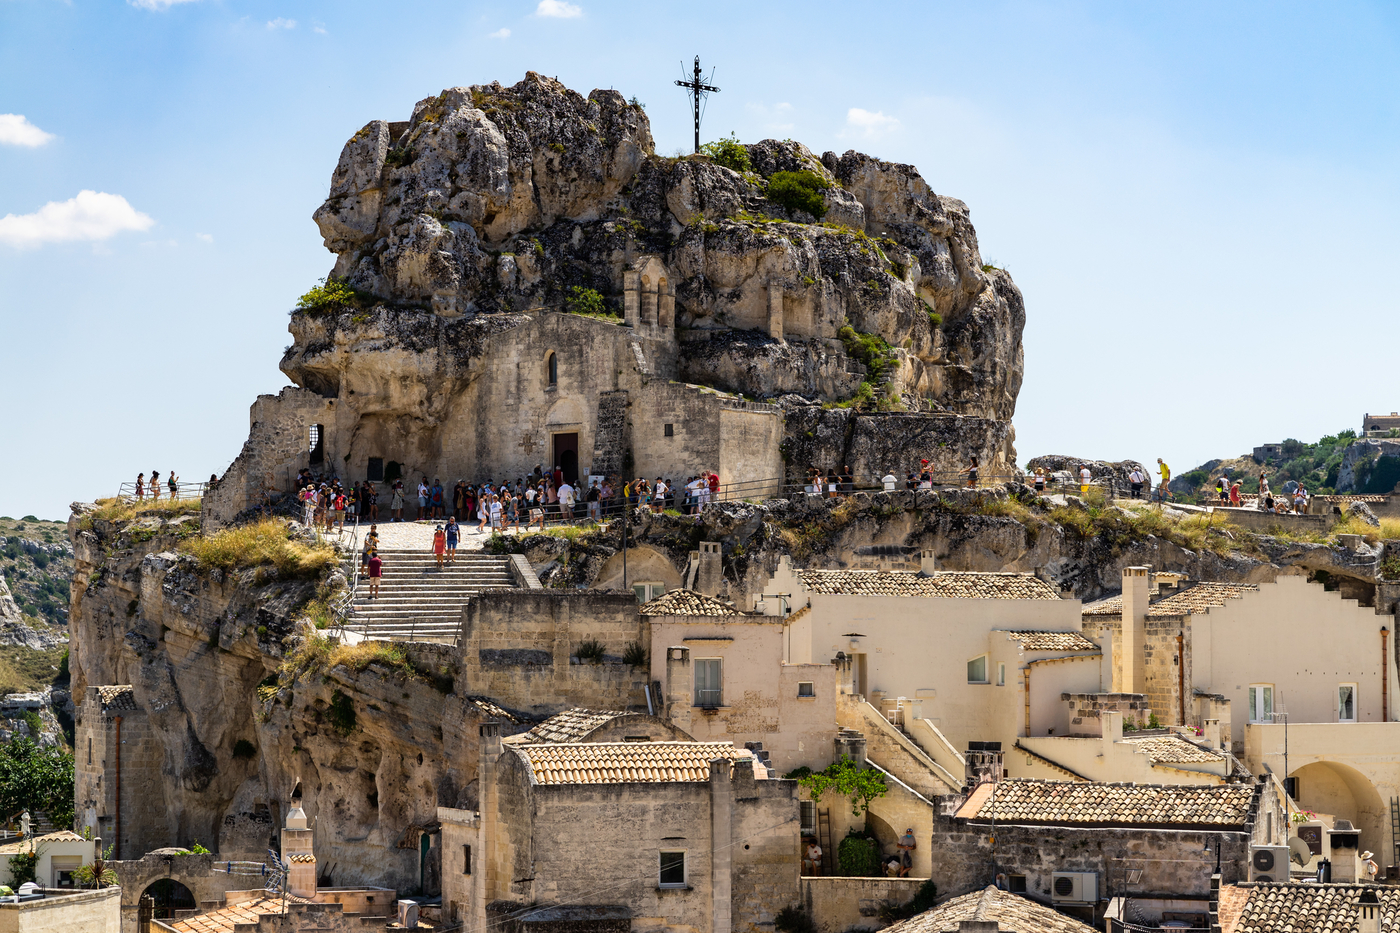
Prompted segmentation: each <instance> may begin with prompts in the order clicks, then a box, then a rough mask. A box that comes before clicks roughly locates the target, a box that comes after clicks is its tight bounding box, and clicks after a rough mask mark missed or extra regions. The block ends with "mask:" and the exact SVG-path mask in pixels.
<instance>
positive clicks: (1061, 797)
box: [958, 780, 1255, 826]
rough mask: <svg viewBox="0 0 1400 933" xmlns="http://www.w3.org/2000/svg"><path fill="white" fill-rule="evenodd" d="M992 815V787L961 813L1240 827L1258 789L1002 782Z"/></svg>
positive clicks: (1012, 818)
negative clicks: (1255, 790)
mask: <svg viewBox="0 0 1400 933" xmlns="http://www.w3.org/2000/svg"><path fill="white" fill-rule="evenodd" d="M995 787H996V806H995V811H993V804H992V788H993V785H992V784H991V783H987V784H982V785H979V786H978V788H977V789H976V790H975V791H973V792H972V794H971V795H969V796H968V798H967V801H966V802H965V803H964V804H963V805H962V807H961V808H960V809H959V810H958V817H959V818H962V819H977V820H990V819H992V817H993V815H994V812H995V817H996V819H998V820H1005V821H1007V822H1023V823H1107V824H1112V825H1150V826H1163V825H1173V824H1187V825H1192V826H1241V825H1243V824H1244V823H1245V822H1246V821H1247V820H1248V819H1249V806H1250V803H1251V802H1252V801H1253V799H1254V787H1255V785H1249V784H1207V785H1199V784H1182V785H1162V784H1099V783H1076V782H1072V781H1028V780H1027V781H1000V782H998V783H997V784H996V785H995Z"/></svg>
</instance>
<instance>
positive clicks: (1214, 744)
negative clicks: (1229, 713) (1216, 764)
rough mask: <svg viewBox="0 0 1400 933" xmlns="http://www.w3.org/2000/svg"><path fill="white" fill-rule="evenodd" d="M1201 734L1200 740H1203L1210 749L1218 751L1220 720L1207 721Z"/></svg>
mask: <svg viewBox="0 0 1400 933" xmlns="http://www.w3.org/2000/svg"><path fill="white" fill-rule="evenodd" d="M1201 732H1202V733H1203V734H1202V736H1201V738H1202V739H1204V740H1205V743H1206V744H1207V745H1209V746H1210V747H1211V748H1216V749H1218V748H1221V747H1222V746H1221V744H1220V720H1218V719H1207V720H1206V722H1205V728H1204V729H1202V730H1201Z"/></svg>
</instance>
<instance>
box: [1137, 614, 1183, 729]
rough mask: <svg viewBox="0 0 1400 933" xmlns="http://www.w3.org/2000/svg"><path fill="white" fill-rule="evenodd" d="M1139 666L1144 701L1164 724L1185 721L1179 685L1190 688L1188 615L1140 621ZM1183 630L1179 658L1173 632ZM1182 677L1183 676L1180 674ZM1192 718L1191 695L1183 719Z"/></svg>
mask: <svg viewBox="0 0 1400 933" xmlns="http://www.w3.org/2000/svg"><path fill="white" fill-rule="evenodd" d="M1142 632H1143V645H1142V670H1143V674H1144V680H1145V688H1144V691H1143V692H1144V693H1145V694H1146V699H1147V705H1148V707H1149V708H1150V709H1151V710H1152V712H1154V713H1156V714H1157V718H1158V720H1159V721H1160V722H1161V723H1162V724H1163V725H1167V726H1180V725H1186V723H1185V722H1183V721H1182V719H1183V717H1182V705H1181V696H1182V691H1181V687H1182V684H1183V683H1184V684H1185V685H1186V690H1187V691H1190V689H1191V617H1190V616H1171V617H1164V618H1152V617H1151V616H1149V617H1148V618H1147V619H1145V620H1144V621H1143V624H1142ZM1178 633H1184V635H1183V638H1182V644H1181V649H1180V654H1181V657H1180V658H1178V651H1177V643H1176V636H1177V634H1178ZM1183 676H1184V677H1185V680H1182V677H1183ZM1190 718H1191V702H1190V697H1189V696H1188V697H1187V700H1186V715H1185V719H1186V720H1187V721H1189V720H1190Z"/></svg>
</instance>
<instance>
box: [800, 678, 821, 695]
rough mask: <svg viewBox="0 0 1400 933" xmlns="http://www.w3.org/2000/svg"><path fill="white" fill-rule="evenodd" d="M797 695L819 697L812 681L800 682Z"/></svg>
mask: <svg viewBox="0 0 1400 933" xmlns="http://www.w3.org/2000/svg"><path fill="white" fill-rule="evenodd" d="M797 695H798V696H800V697H814V696H816V695H817V690H816V687H815V686H814V685H813V684H812V682H811V681H808V680H802V681H798V684H797Z"/></svg>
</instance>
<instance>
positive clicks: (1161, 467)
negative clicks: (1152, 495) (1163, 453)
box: [1157, 457, 1172, 502]
mask: <svg viewBox="0 0 1400 933" xmlns="http://www.w3.org/2000/svg"><path fill="white" fill-rule="evenodd" d="M1157 472H1158V473H1160V474H1161V475H1162V481H1161V483H1160V484H1158V486H1157V500H1158V501H1159V502H1166V501H1167V499H1168V498H1170V497H1171V494H1172V491H1171V490H1170V489H1168V488H1167V484H1168V483H1170V482H1171V481H1172V468H1171V467H1169V466H1167V464H1166V462H1165V461H1164V460H1162V458H1161V457H1158V458H1157Z"/></svg>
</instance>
